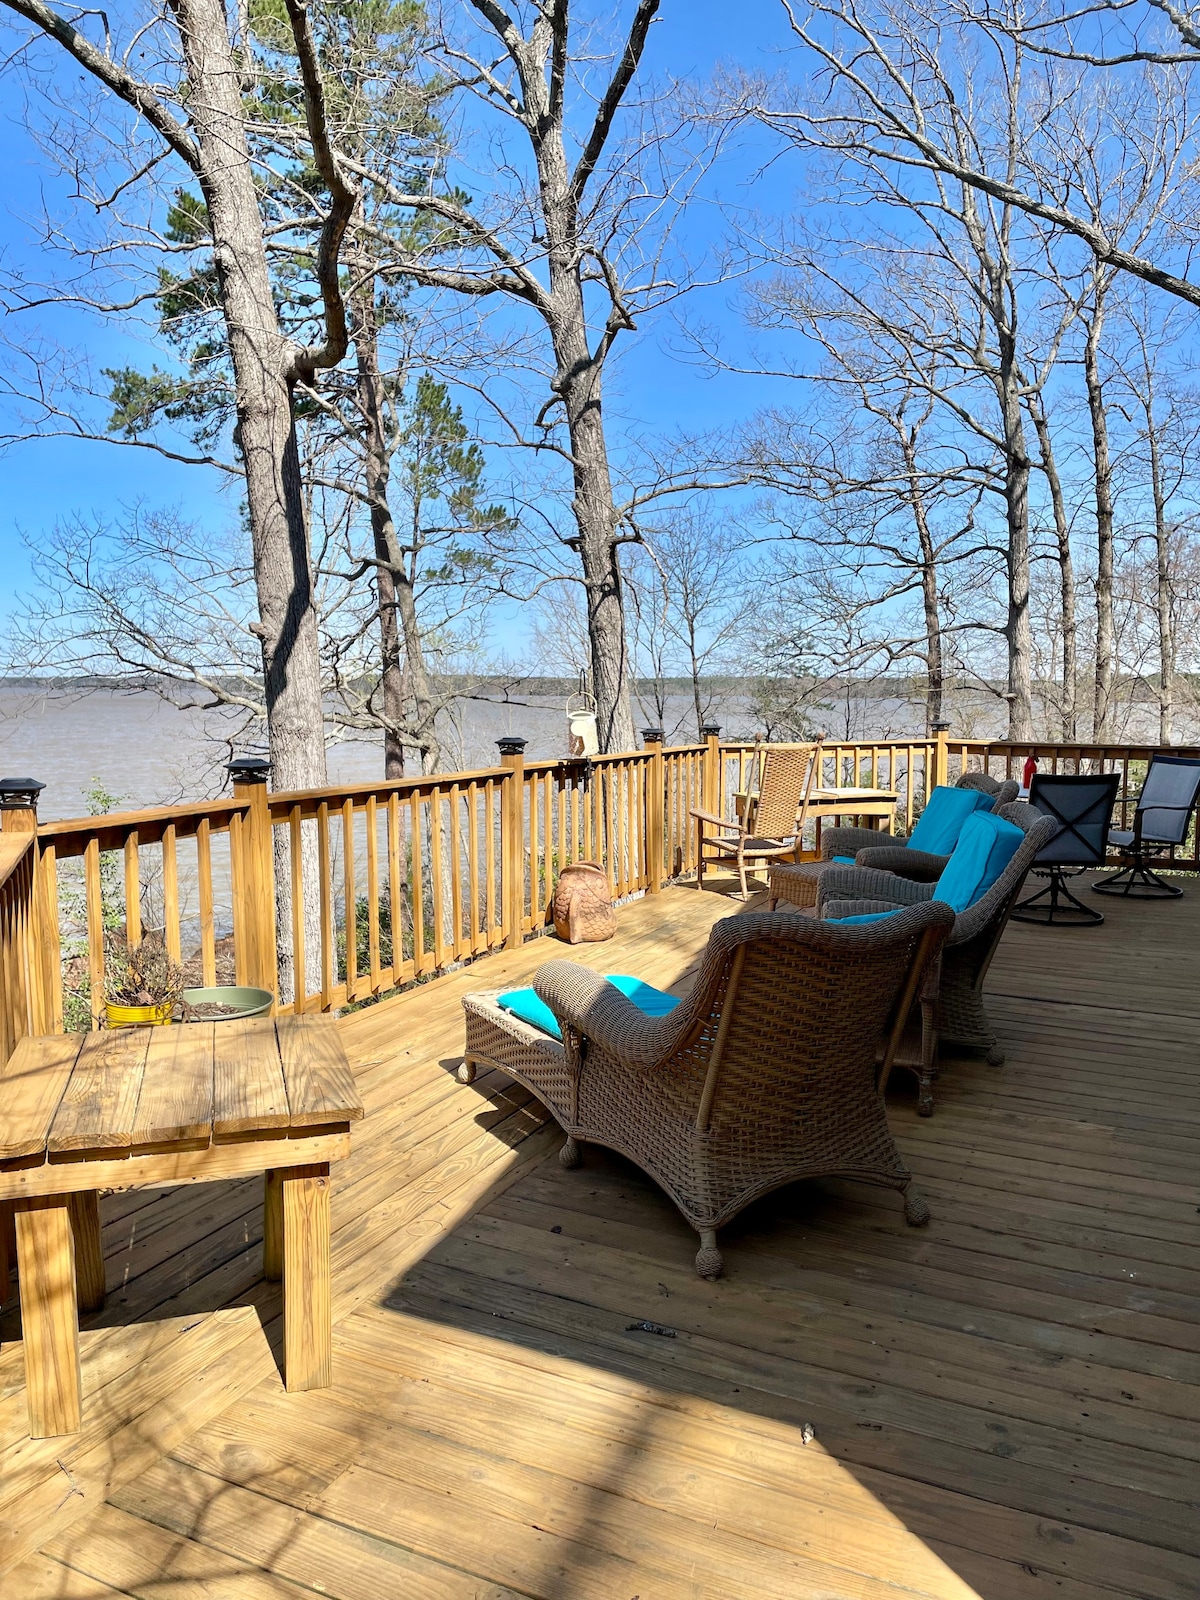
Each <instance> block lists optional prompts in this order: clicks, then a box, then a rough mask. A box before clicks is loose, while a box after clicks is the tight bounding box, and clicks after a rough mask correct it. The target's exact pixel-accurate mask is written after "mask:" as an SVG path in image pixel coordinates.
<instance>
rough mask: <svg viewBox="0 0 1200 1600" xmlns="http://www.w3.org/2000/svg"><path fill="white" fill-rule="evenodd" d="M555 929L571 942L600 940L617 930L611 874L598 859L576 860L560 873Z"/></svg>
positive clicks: (555, 907)
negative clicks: (610, 886)
mask: <svg viewBox="0 0 1200 1600" xmlns="http://www.w3.org/2000/svg"><path fill="white" fill-rule="evenodd" d="M554 931H555V933H557V935H558V937H559V938H560V939H565V940H566V941H567V943H568V944H599V943H600V942H601V941H602V940H604V939H611V938H612V936H613V934H614V933H616V931H617V919H616V915H615V913H614V912H613V907H612V890H611V889H610V888H609V885H608V875H607V873H606V872H605V871H604V868H603V867H602V866H600V864H599V863H598V862H596V861H575V862H572V864H571V865H570V866H569V867H564V868H563V870H562V871H561V872H560V873H559V876H558V883H557V885H556V886H555V890H554Z"/></svg>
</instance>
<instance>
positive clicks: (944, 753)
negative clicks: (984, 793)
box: [925, 722, 950, 801]
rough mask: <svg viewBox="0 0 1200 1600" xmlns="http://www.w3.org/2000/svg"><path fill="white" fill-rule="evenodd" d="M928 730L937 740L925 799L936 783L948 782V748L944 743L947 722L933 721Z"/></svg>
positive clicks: (948, 726) (947, 728) (947, 727)
mask: <svg viewBox="0 0 1200 1600" xmlns="http://www.w3.org/2000/svg"><path fill="white" fill-rule="evenodd" d="M930 731H931V732H932V733H933V735H934V737H935V739H936V740H937V743H936V745H935V746H934V751H933V782H932V783H931V784H927V785H926V793H925V799H926V800H927V801H928V799H929V795H930V793H931V792H932V791H933V790H934V789H936V788H937V786H938V784H940V783H941V784H945V783H949V782H950V749H949V746H948V745H947V743H946V735H947V733H948V732H949V731H950V724H949V723H948V722H935V723H933V724H932V725H931V728H930Z"/></svg>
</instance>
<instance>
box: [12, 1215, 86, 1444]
mask: <svg viewBox="0 0 1200 1600" xmlns="http://www.w3.org/2000/svg"><path fill="white" fill-rule="evenodd" d="M16 1206H17V1276H18V1278H19V1280H20V1288H21V1336H22V1338H23V1340H24V1343H25V1391H26V1403H27V1405H28V1408H29V1432H30V1434H31V1435H32V1437H33V1438H35V1439H47V1438H52V1437H53V1436H54V1435H56V1434H60V1433H77V1432H78V1430H79V1427H80V1423H81V1421H82V1395H81V1389H80V1380H79V1311H78V1307H77V1304H76V1300H75V1241H74V1237H73V1232H72V1228H71V1216H70V1210H69V1205H68V1197H67V1196H66V1195H65V1194H64V1195H46V1196H44V1197H38V1198H37V1199H31V1200H18V1201H17V1203H16Z"/></svg>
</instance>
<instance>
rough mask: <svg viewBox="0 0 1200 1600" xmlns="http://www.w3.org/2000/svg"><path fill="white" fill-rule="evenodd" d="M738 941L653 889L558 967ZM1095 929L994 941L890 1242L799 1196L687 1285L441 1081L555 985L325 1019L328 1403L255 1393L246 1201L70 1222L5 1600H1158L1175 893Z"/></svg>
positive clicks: (644, 1231) (1186, 1223) (681, 978)
mask: <svg viewBox="0 0 1200 1600" xmlns="http://www.w3.org/2000/svg"><path fill="white" fill-rule="evenodd" d="M736 910H737V907H736V906H735V905H732V904H731V903H730V902H729V901H728V900H725V899H723V898H722V897H721V896H720V895H718V894H703V895H701V894H698V893H697V892H696V891H695V890H694V889H692V888H688V887H680V888H676V889H671V890H668V891H666V892H664V893H663V894H662V895H661V896H658V897H647V898H646V899H643V900H642V901H639V902H637V903H635V904H633V905H630V906H627V907H625V908H624V909H623V910H622V911H621V912H620V914H619V932H618V935H617V938H616V940H615V941H614V942H613V943H612V944H610V945H605V946H599V947H595V946H593V947H584V948H583V949H581V950H579V951H575V952H573V954H575V955H576V956H578V957H579V958H580V959H583V960H585V961H587V962H588V964H589V965H591V966H593V967H595V968H597V969H599V970H601V971H627V972H628V971H631V972H635V973H637V974H639V975H641V976H643V977H645V978H647V979H648V980H649V981H651V982H654V983H658V984H660V985H663V986H668V987H672V986H673V987H679V986H686V983H687V981H688V980H689V976H690V974H691V972H692V971H693V970H694V968H695V963H696V961H697V959H698V957H699V954H700V952H701V950H702V949H703V946H704V942H705V939H706V937H707V932H708V929H709V927H710V926H711V924H712V923H713V922H714V921H716V920H717V919H718V918H719V917H720V916H724V915H729V914H731V913H732V912H736ZM1104 910H1105V912H1106V914H1107V916H1108V921H1107V922H1106V923H1105V925H1104V926H1103V927H1102V928H1097V929H1082V930H1076V929H1066V930H1047V929H1041V928H1035V927H1026V926H1022V925H1014V926H1012V927H1011V928H1010V930H1009V932H1008V933H1007V935H1006V937H1005V939H1004V942H1003V943H1002V945H1001V948H1000V951H999V953H998V956H997V959H996V962H995V964H994V968H993V973H992V977H991V981H990V984H989V992H990V995H991V999H990V1005H991V1007H992V1010H993V1015H994V1018H995V1021H996V1024H997V1027H998V1029H999V1031H1000V1033H1001V1036H1002V1038H1003V1040H1004V1042H1005V1046H1006V1049H1007V1051H1008V1060H1007V1063H1006V1064H1005V1066H1003V1067H1001V1068H992V1067H989V1066H987V1065H986V1064H985V1063H984V1062H983V1061H982V1060H981V1059H980V1058H978V1057H970V1058H963V1059H961V1060H950V1061H947V1062H946V1063H945V1064H944V1070H943V1072H942V1075H941V1078H940V1080H939V1084H938V1099H937V1110H936V1112H935V1115H934V1116H933V1118H932V1119H929V1120H922V1119H919V1118H918V1117H917V1116H916V1115H915V1112H914V1106H913V1100H912V1097H911V1094H910V1092H909V1089H908V1086H907V1085H906V1084H905V1083H903V1082H900V1083H899V1084H897V1086H896V1092H895V1094H894V1095H893V1097H892V1099H891V1102H890V1115H891V1117H892V1121H893V1126H894V1128H895V1130H896V1133H897V1137H898V1138H899V1140H900V1142H901V1144H902V1146H903V1148H904V1150H905V1153H906V1157H907V1159H908V1161H909V1163H910V1165H911V1166H912V1168H913V1170H914V1172H915V1173H916V1174H917V1176H918V1181H919V1182H920V1183H921V1185H922V1187H923V1189H924V1191H925V1193H926V1195H927V1196H928V1198H929V1200H930V1204H931V1206H932V1208H933V1212H934V1219H933V1222H932V1223H931V1224H930V1226H929V1228H928V1229H926V1230H922V1231H919V1232H918V1231H914V1230H911V1229H908V1228H907V1227H906V1226H905V1224H904V1221H903V1217H902V1214H901V1208H900V1206H899V1204H898V1202H897V1201H896V1197H895V1196H894V1195H892V1194H890V1193H889V1192H885V1191H882V1190H875V1189H871V1188H869V1187H867V1186H864V1185H856V1184H851V1183H834V1182H830V1183H825V1184H809V1185H802V1186H796V1187H795V1188H793V1189H790V1190H788V1191H785V1192H784V1193H782V1194H780V1195H776V1196H773V1197H768V1198H767V1199H766V1200H764V1201H761V1202H759V1203H758V1204H757V1205H755V1206H753V1207H751V1208H750V1209H749V1210H748V1211H747V1212H746V1213H744V1214H743V1216H742V1217H741V1218H739V1219H737V1221H736V1222H735V1223H734V1224H732V1225H731V1226H730V1227H729V1228H728V1229H727V1230H725V1231H724V1233H723V1236H722V1247H723V1250H724V1253H725V1259H726V1270H727V1276H726V1277H725V1279H723V1280H722V1281H721V1282H719V1283H716V1284H708V1283H704V1282H702V1281H701V1280H699V1279H697V1278H696V1276H695V1274H694V1272H693V1270H692V1265H691V1258H692V1255H693V1253H694V1250H695V1239H694V1236H692V1235H691V1234H690V1232H689V1230H688V1229H687V1228H686V1226H685V1225H684V1223H683V1222H682V1219H681V1218H680V1217H679V1215H678V1213H677V1212H676V1211H675V1210H674V1208H673V1207H672V1206H671V1204H670V1203H669V1201H668V1200H667V1199H666V1198H665V1196H664V1195H662V1194H661V1193H660V1192H659V1191H658V1190H657V1189H655V1188H654V1186H653V1185H652V1184H651V1183H650V1182H649V1181H648V1180H647V1179H646V1178H644V1177H643V1176H642V1175H641V1174H640V1173H638V1172H637V1171H636V1170H635V1169H634V1168H633V1167H632V1166H630V1165H629V1163H627V1162H625V1161H623V1160H622V1159H620V1158H618V1157H616V1156H612V1155H608V1154H606V1153H605V1152H602V1151H595V1150H589V1151H588V1152H587V1157H586V1162H585V1165H584V1167H583V1169H582V1170H579V1171H574V1172H564V1171H563V1170H562V1169H561V1167H560V1166H559V1165H558V1162H557V1161H556V1159H555V1157H554V1149H555V1137H554V1133H553V1130H552V1129H550V1128H547V1127H546V1126H545V1124H544V1117H543V1115H542V1113H541V1112H540V1110H539V1108H538V1107H537V1106H536V1104H535V1103H534V1102H531V1101H530V1099H529V1097H528V1095H526V1094H525V1093H524V1091H522V1090H520V1089H519V1088H517V1087H516V1086H514V1085H513V1084H511V1082H509V1081H507V1080H505V1079H504V1078H503V1077H502V1076H501V1075H499V1074H497V1073H481V1074H480V1076H479V1078H478V1080H477V1081H476V1083H475V1084H473V1085H472V1086H470V1087H469V1088H468V1087H464V1086H462V1085H460V1084H458V1083H457V1081H456V1079H455V1077H454V1072H453V1069H454V1067H455V1066H456V1065H457V1060H458V1054H459V1051H460V1050H461V1038H462V1024H461V1007H460V1001H461V997H462V994H463V993H464V992H466V991H467V990H469V989H472V988H494V987H503V986H509V985H512V984H514V983H519V982H521V981H525V980H527V979H528V977H529V975H530V974H531V973H532V972H533V971H534V970H535V969H536V967H537V966H538V965H539V964H540V963H541V962H542V961H543V960H546V959H549V958H551V957H552V956H554V955H555V954H556V953H557V952H556V948H555V946H554V944H553V943H551V942H547V941H542V940H539V941H534V942H532V943H530V944H528V945H526V946H524V947H523V948H522V949H520V950H516V951H504V952H499V953H497V954H495V955H493V956H489V957H487V958H486V959H485V960H484V961H482V962H481V963H478V964H477V965H475V966H473V967H471V968H469V969H466V970H463V971H461V972H458V973H455V974H452V975H450V976H447V977H445V978H443V979H440V980H438V981H437V982H436V983H434V984H431V985H426V986H422V987H421V988H420V989H417V990H414V991H412V992H410V993H409V994H407V995H405V996H403V997H401V998H400V999H398V1000H395V1001H391V1002H387V1003H385V1004H383V1005H380V1006H376V1007H372V1008H369V1009H366V1010H363V1011H360V1012H357V1013H354V1014H353V1015H351V1016H348V1017H346V1018H344V1019H343V1022H342V1030H343V1037H344V1039H345V1042H346V1045H347V1050H348V1054H349V1055H350V1058H351V1061H352V1063H353V1065H354V1068H355V1073H356V1078H357V1081H358V1083H359V1087H360V1089H361V1091H362V1094H363V1098H364V1103H365V1104H366V1107H367V1119H366V1121H365V1122H364V1123H363V1124H362V1125H361V1127H359V1128H356V1129H355V1132H354V1139H353V1154H352V1156H351V1158H350V1160H349V1161H348V1162H347V1163H345V1164H344V1166H343V1168H342V1170H340V1171H337V1172H335V1175H334V1201H333V1204H334V1229H335V1233H334V1278H333V1286H334V1297H335V1312H334V1314H335V1323H336V1326H335V1331H334V1352H335V1374H334V1386H333V1388H332V1389H330V1390H326V1391H318V1392H314V1393H311V1394H304V1395H287V1394H285V1393H284V1392H283V1388H282V1384H281V1381H280V1377H279V1371H278V1344H279V1315H280V1307H279V1295H278V1289H277V1287H276V1286H274V1285H267V1284H265V1283H263V1281H262V1279H261V1237H262V1228H261V1205H260V1198H261V1195H260V1189H259V1186H258V1185H257V1184H256V1183H246V1182H242V1183H230V1184H224V1185H212V1186H205V1187H204V1188H203V1189H201V1190H194V1191H191V1192H190V1193H189V1192H188V1191H185V1190H166V1191H162V1192H159V1193H157V1194H153V1195H144V1194H140V1195H112V1196H109V1197H107V1198H106V1199H105V1200H104V1201H103V1203H102V1215H103V1222H104V1246H105V1254H106V1260H107V1264H108V1274H109V1290H110V1299H109V1303H108V1306H107V1307H106V1309H105V1311H104V1312H102V1313H100V1314H99V1315H98V1316H94V1317H90V1318H88V1319H85V1322H84V1326H83V1331H82V1335H81V1339H82V1353H83V1362H84V1387H85V1427H84V1430H83V1433H82V1434H81V1435H80V1436H79V1437H78V1438H77V1439H73V1440H70V1441H64V1440H58V1441H29V1440H28V1439H27V1438H24V1437H23V1433H22V1423H23V1418H24V1394H23V1387H22V1381H21V1347H20V1342H19V1321H18V1318H17V1314H16V1311H15V1308H14V1307H13V1306H11V1305H10V1306H9V1307H8V1308H7V1310H6V1312H5V1314H4V1316H3V1317H2V1318H0V1340H3V1344H2V1346H0V1569H4V1568H7V1576H6V1577H4V1579H3V1592H4V1594H5V1596H6V1597H7V1596H8V1594H9V1593H11V1594H12V1595H13V1596H14V1597H20V1600H24V1597H25V1596H28V1597H29V1600H41V1597H43V1596H47V1597H48V1596H51V1595H53V1596H57V1597H59V1600H73V1597H76V1596H78V1600H91V1597H95V1600H103V1597H108V1596H112V1595H136V1596H145V1597H146V1600H150V1597H151V1596H154V1597H156V1600H157V1597H158V1596H161V1595H165V1594H168V1593H169V1594H172V1595H174V1594H178V1595H180V1596H181V1597H182V1596H184V1595H189V1596H190V1595H191V1594H193V1593H195V1594H196V1595H200V1594H204V1595H205V1596H208V1595H220V1596H229V1597H237V1600H241V1597H243V1596H245V1597H248V1600H257V1597H258V1596H260V1595H261V1596H268V1595H270V1596H280V1597H290V1596H292V1595H293V1594H299V1593H301V1592H305V1593H308V1592H311V1591H312V1589H313V1588H314V1587H317V1586H319V1590H320V1592H321V1593H323V1594H326V1595H328V1596H331V1597H333V1600H360V1597H368V1596H369V1597H371V1600H376V1597H379V1600H388V1597H389V1596H392V1595H395V1596H403V1597H405V1600H407V1597H409V1596H416V1597H421V1600H424V1597H429V1600H460V1597H461V1600H468V1597H471V1600H477V1597H486V1600H508V1597H509V1596H516V1595H523V1596H546V1597H547V1600H567V1597H580V1600H583V1597H589V1600H590V1597H593V1596H594V1597H597V1600H622V1597H626V1600H633V1597H635V1596H637V1597H640V1600H652V1597H653V1600H660V1597H662V1600H669V1597H674V1596H677V1595H678V1596H687V1597H690V1600H697V1597H700V1600H708V1597H725V1596H728V1597H731V1600H733V1597H739V1600H740V1597H743V1596H744V1597H747V1600H749V1597H757V1596H781V1597H791V1596H809V1595H811V1596H821V1597H823V1600H841V1597H843V1596H845V1597H847V1600H850V1597H853V1600H923V1597H929V1600H969V1597H971V1596H978V1597H982V1600H1045V1597H1046V1596H1048V1595H1051V1594H1053V1595H1054V1596H1055V1597H1056V1600H1105V1597H1109V1600H1119V1597H1126V1596H1128V1597H1137V1600H1195V1596H1196V1595H1197V1594H1198V1593H1200V1532H1198V1531H1197V1530H1198V1529H1200V1518H1198V1517H1197V1514H1196V1511H1197V1505H1196V1503H1197V1500H1198V1499H1200V1427H1198V1426H1197V1424H1198V1423H1200V1272H1198V1271H1197V1268H1200V1161H1198V1160H1197V1157H1200V1073H1198V1072H1197V1070H1196V1065H1197V1040H1196V1033H1197V1022H1198V1021H1200V983H1197V981H1196V978H1197V975H1198V974H1197V954H1196V952H1197V951H1198V950H1200V887H1198V886H1195V885H1191V884H1189V885H1188V894H1187V896H1186V898H1185V899H1184V900H1182V901H1177V902H1173V903H1171V904H1169V905H1134V904H1123V903H1121V902H1115V903H1114V902H1106V903H1105V904H1104ZM643 1321H649V1322H651V1323H654V1324H658V1325H660V1326H662V1327H664V1328H668V1329H670V1330H671V1334H670V1335H668V1336H663V1335H659V1334H652V1333H645V1332H641V1331H638V1330H637V1329H636V1328H631V1326H630V1325H631V1324H637V1323H641V1322H643ZM35 1552H36V1553H35Z"/></svg>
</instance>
